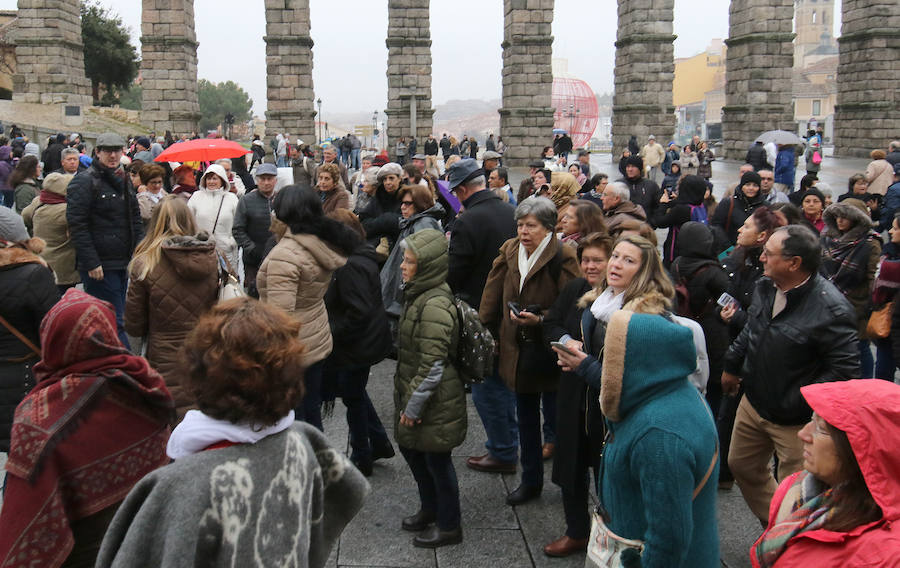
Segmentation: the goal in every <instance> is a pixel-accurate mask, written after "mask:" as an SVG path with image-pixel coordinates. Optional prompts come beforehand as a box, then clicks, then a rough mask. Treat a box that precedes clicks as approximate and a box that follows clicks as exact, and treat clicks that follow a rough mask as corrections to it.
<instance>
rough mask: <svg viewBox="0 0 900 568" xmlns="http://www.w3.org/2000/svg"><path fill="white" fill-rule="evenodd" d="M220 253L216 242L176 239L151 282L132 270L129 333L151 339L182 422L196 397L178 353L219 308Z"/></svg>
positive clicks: (155, 362) (150, 353) (153, 361)
mask: <svg viewBox="0 0 900 568" xmlns="http://www.w3.org/2000/svg"><path fill="white" fill-rule="evenodd" d="M201 238H203V237H201ZM215 247H216V245H215V242H214V241H212V240H205V239H204V240H200V239H199V238H196V237H176V238H173V239H169V240H167V241H166V243H165V244H163V247H162V257H161V258H160V262H159V264H158V265H157V266H156V268H154V269H153V270H152V271H151V272H150V274H148V275H147V277H146V278H144V279H143V280H138V279H137V274H139V266H134V267H133V268H132V269H131V270H130V276H131V284H130V285H129V286H128V294H127V296H126V298H125V331H127V332H128V333H129V334H131V335H133V336H135V337H146V338H147V360H148V361H149V362H150V365H151V366H152V367H153V368H154V369H156V370H157V371H159V373H160V374H161V375H162V376H163V378H165V380H166V386H167V387H168V388H169V391H170V392H171V393H172V399H174V400H175V407H176V409H177V410H178V416H179V417H181V416H184V413H185V412H187V411H188V409H190V408H191V405H192V404H193V397H191V396H190V395H189V394H188V393H187V392H186V391H185V390H184V387H183V386H182V384H183V382H184V379H183V378H182V377H181V375H180V372H179V371H178V365H177V360H178V350H179V349H180V348H181V345H182V344H183V343H184V340H185V338H186V337H187V335H188V333H189V332H190V331H191V330H192V329H193V328H194V325H195V324H196V323H197V320H198V319H199V318H200V316H202V315H203V314H204V313H206V312H207V311H208V310H209V309H210V308H212V306H213V305H215V303H216V299H217V297H218V287H219V282H218V278H219V277H218V261H217V260H216V248H215ZM136 264H138V263H136Z"/></svg>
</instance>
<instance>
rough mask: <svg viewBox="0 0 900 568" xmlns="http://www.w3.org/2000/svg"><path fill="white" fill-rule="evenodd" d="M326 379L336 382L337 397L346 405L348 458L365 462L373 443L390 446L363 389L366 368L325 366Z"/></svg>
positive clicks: (365, 380)
mask: <svg viewBox="0 0 900 568" xmlns="http://www.w3.org/2000/svg"><path fill="white" fill-rule="evenodd" d="M324 377H325V379H324V380H326V381H334V382H335V383H336V384H337V385H338V392H340V394H341V400H342V401H343V402H344V406H346V407H347V426H348V427H349V429H350V448H351V453H350V459H351V460H353V461H358V460H362V461H367V460H369V459H371V458H372V448H373V447H374V446H379V447H382V448H383V447H386V446H390V445H391V441H390V439H388V436H387V432H385V431H384V425H382V423H381V419H380V418H378V413H377V412H376V411H375V407H374V406H373V405H372V399H370V398H369V393H368V392H366V383H368V382H369V367H356V368H354V369H334V368H333V367H332V366H331V365H325V371H324Z"/></svg>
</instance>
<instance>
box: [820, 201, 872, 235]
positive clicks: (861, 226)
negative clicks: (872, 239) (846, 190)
mask: <svg viewBox="0 0 900 568" xmlns="http://www.w3.org/2000/svg"><path fill="white" fill-rule="evenodd" d="M868 211H869V209H868V207H866V204H865V203H863V202H862V201H860V200H858V199H853V198H850V199H845V200H844V201H841V202H840V203H833V204H831V205H829V206H828V208H827V209H825V212H824V213H823V214H822V220H823V221H825V227H826V229H825V236H826V237H830V238H832V239H837V240H841V241H847V242H852V241H856V240H859V239H860V238H861V237H863V236H865V235H866V234H867V233H868V232H869V231H871V230H872V227H874V226H875V222H874V221H873V220H872V217H871V216H870V215H869V212H868ZM838 217H843V218H844V219H849V220H850V221H852V222H853V226H852V227H851V228H850V230H849V231H847V232H846V233H843V234H842V233H841V231H840V230H839V229H838V227H837V218H838Z"/></svg>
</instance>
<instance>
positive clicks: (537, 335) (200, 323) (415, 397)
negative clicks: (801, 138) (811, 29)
mask: <svg viewBox="0 0 900 568" xmlns="http://www.w3.org/2000/svg"><path fill="white" fill-rule="evenodd" d="M11 135H13V137H12V141H10V139H9V138H4V139H2V140H0V189H2V190H3V196H4V205H5V207H0V315H2V319H0V324H2V327H0V354H2V357H3V360H2V363H0V397H2V398H0V411H2V414H0V451H3V452H7V453H8V455H9V458H8V462H7V467H6V469H7V475H6V477H5V482H4V483H5V494H4V499H3V508H2V510H0V565H2V566H26V565H28V566H32V565H41V566H51V567H55V566H75V565H85V566H87V565H91V566H92V565H95V563H96V566H131V565H137V564H140V565H147V566H175V565H180V564H179V563H180V562H182V561H183V560H184V559H185V558H203V559H204V561H209V562H212V563H216V564H218V563H226V562H230V563H231V565H251V564H254V563H260V562H261V560H260V559H261V558H265V559H267V561H270V560H271V561H273V562H274V561H276V560H277V563H281V562H282V560H283V562H284V563H288V564H291V565H295V566H322V565H324V563H325V561H326V560H327V558H328V555H329V552H330V550H331V548H332V546H333V545H334V543H335V542H336V540H337V539H338V537H339V536H340V533H341V531H342V530H343V528H344V527H345V526H346V524H347V523H348V522H349V521H350V520H351V519H352V518H353V516H354V515H355V514H356V513H357V512H358V511H359V509H360V508H361V507H362V505H363V503H364V500H365V496H366V493H367V491H368V483H367V481H366V478H367V477H371V476H373V475H377V474H378V468H377V467H375V466H376V462H377V461H378V460H386V459H392V458H394V457H395V456H396V453H397V452H399V453H400V454H401V456H402V458H403V459H404V460H405V462H406V464H407V465H408V467H409V471H410V474H411V477H412V478H413V480H414V481H415V484H416V487H417V490H418V503H419V505H418V508H417V509H416V510H415V511H412V510H411V511H408V513H410V514H409V515H408V516H405V517H404V518H402V520H401V521H400V523H399V524H400V526H399V527H398V528H400V529H402V530H405V531H409V532H411V533H415V534H414V536H413V538H412V544H413V545H414V546H417V547H423V548H438V547H443V546H449V545H454V544H458V543H460V542H462V540H463V526H462V514H461V505H460V489H459V484H458V480H457V474H456V471H455V469H454V463H453V460H452V459H451V452H452V451H453V450H454V449H455V448H457V447H459V446H460V445H461V444H462V443H463V441H464V440H465V439H466V437H467V433H468V426H469V425H468V412H467V405H468V402H467V391H470V392H471V399H472V404H473V405H474V407H475V410H476V411H477V415H478V418H479V419H480V421H481V423H482V426H483V428H484V431H485V434H486V443H485V448H484V453H479V455H473V456H470V457H468V458H467V459H466V461H465V463H466V467H468V468H471V469H472V470H475V471H478V472H483V473H485V474H497V473H506V474H519V475H518V479H519V481H518V485H517V487H516V488H515V489H514V490H513V491H511V492H510V493H509V494H508V495H507V497H506V503H507V504H508V505H509V506H513V507H516V506H522V505H524V504H526V503H529V502H531V501H534V500H535V499H537V498H539V497H540V495H541V493H542V492H543V490H544V467H545V465H544V464H545V461H546V460H551V459H552V481H553V482H554V483H555V484H556V485H558V486H559V488H560V490H561V493H562V501H563V515H564V521H565V527H566V528H565V532H564V534H562V535H546V536H547V542H546V545H545V546H544V549H543V550H544V552H545V554H547V555H548V556H551V557H564V556H570V555H573V554H585V553H586V554H587V561H588V562H589V564H588V565H627V566H635V565H640V566H654V567H655V566H658V567H663V566H665V567H677V566H684V567H688V566H691V567H693V566H702V567H713V566H718V565H719V563H720V560H719V534H718V524H717V520H716V515H717V509H716V503H717V495H718V492H719V491H728V490H731V489H732V486H733V485H734V484H735V483H736V484H737V486H738V487H739V489H740V491H741V494H742V495H743V497H744V500H745V501H746V503H747V506H748V507H749V509H750V510H751V511H752V513H753V514H754V515H755V516H756V517H757V518H758V519H759V522H760V525H761V527H762V529H763V532H762V534H761V535H760V537H759V539H758V540H757V541H756V542H755V543H753V545H752V547H751V549H750V561H751V563H752V565H753V566H781V567H788V566H806V565H808V564H810V563H813V562H819V563H821V564H823V565H841V566H870V565H878V566H888V565H892V564H891V563H895V562H896V558H897V552H898V551H900V537H898V535H897V531H896V529H895V526H896V520H897V516H898V512H900V506H898V505H900V501H898V498H897V495H898V485H897V482H896V480H895V478H896V475H895V473H896V470H897V466H898V462H897V458H896V456H895V452H892V451H891V448H890V441H889V440H891V439H893V438H892V435H893V434H894V433H900V429H898V425H900V420H898V418H900V415H898V412H900V387H898V386H897V385H896V384H894V383H893V379H894V374H895V370H896V367H897V363H898V362H900V310H896V311H895V310H893V309H892V308H893V305H894V301H895V299H896V298H895V295H896V292H897V290H898V289H900V248H898V247H900V142H892V143H891V144H890V146H889V147H888V148H887V151H883V150H876V151H873V153H872V159H873V162H872V164H871V165H870V166H869V168H868V171H867V172H866V173H860V174H858V175H855V176H853V177H851V178H850V180H849V181H848V191H847V193H846V194H845V195H841V196H840V197H839V198H838V199H837V200H835V201H834V203H831V200H830V199H829V197H827V196H826V194H825V193H824V192H823V191H822V189H820V188H819V187H817V186H818V180H817V176H816V175H815V172H816V171H817V170H818V168H819V167H820V165H821V154H819V158H818V159H816V158H815V155H816V153H817V152H818V153H820V152H821V151H822V149H821V138H820V137H818V138H817V136H818V135H817V134H816V133H815V131H812V132H811V133H810V134H809V136H808V138H807V142H808V145H807V148H806V149H805V150H804V151H803V152H802V153H798V151H797V149H796V148H794V146H792V145H782V147H780V148H779V147H777V146H776V148H774V150H775V152H774V154H772V153H771V152H770V150H772V149H771V148H767V147H766V145H765V144H760V143H757V144H754V146H753V147H752V148H751V149H750V150H749V151H748V154H747V160H746V162H747V163H746V164H744V165H743V166H742V167H741V172H740V177H739V179H735V180H734V182H735V183H734V186H733V187H732V188H729V189H728V191H726V193H725V196H724V197H723V198H722V200H721V201H720V202H718V203H717V202H716V200H715V199H714V198H713V191H712V190H713V187H712V184H711V181H710V179H711V177H712V170H711V163H712V162H713V161H714V160H715V159H716V158H715V155H714V153H713V152H712V151H711V150H710V149H709V145H708V144H707V143H706V142H705V141H702V140H699V138H695V139H694V140H693V141H692V142H691V143H690V144H687V145H685V146H684V147H679V146H678V145H676V144H675V143H674V142H672V143H669V144H668V146H666V147H663V146H662V145H661V144H660V143H658V142H657V141H656V139H655V137H654V136H650V137H649V138H648V140H647V143H646V144H645V145H644V146H643V147H638V143H637V140H636V138H634V137H632V140H631V141H630V142H629V144H628V148H626V149H624V151H623V153H622V155H621V159H620V161H619V163H618V168H619V172H620V174H621V177H620V178H619V179H617V180H616V181H610V177H609V175H608V173H602V172H600V171H598V169H597V167H596V165H595V164H592V163H591V160H590V157H591V156H590V152H589V151H588V150H584V149H580V150H576V149H574V148H573V147H572V143H571V139H568V136H567V135H560V136H557V138H556V140H554V142H553V144H552V145H551V146H547V147H546V148H545V149H544V151H543V152H542V156H540V157H539V159H536V160H535V161H534V162H533V163H531V164H530V171H529V175H528V176H527V177H526V178H525V179H523V180H522V182H521V183H520V184H519V186H518V188H517V190H514V188H513V187H512V184H511V180H510V172H509V170H508V169H507V168H505V167H503V165H502V159H503V152H504V150H505V148H504V147H503V142H502V139H500V138H498V139H497V140H496V142H495V141H494V139H493V137H492V136H491V137H489V138H488V140H487V141H486V144H485V148H484V150H483V151H481V152H479V149H478V145H477V142H475V140H474V138H472V137H468V136H464V137H463V142H462V143H459V142H458V141H457V140H456V139H455V138H453V137H451V136H447V135H446V134H445V135H444V136H443V137H442V138H441V139H440V140H438V139H435V138H434V136H428V139H427V141H425V142H424V144H423V146H424V148H423V150H424V153H418V152H417V147H416V145H417V144H416V140H415V139H410V140H409V141H408V142H407V141H406V140H404V139H401V140H399V141H398V142H397V144H396V145H395V146H394V147H393V148H392V149H391V151H392V152H393V154H394V160H395V161H390V158H389V157H388V152H382V153H381V154H378V155H368V154H366V155H362V154H361V152H360V146H358V145H356V144H355V143H354V139H355V137H353V136H350V135H348V137H346V138H345V139H342V140H339V141H336V142H335V143H333V144H326V145H325V146H324V147H322V148H317V147H315V146H310V145H307V144H304V143H303V142H302V141H296V142H297V143H296V144H294V143H292V142H291V139H290V136H289V135H286V134H279V135H277V136H276V137H275V138H274V139H273V140H272V142H273V144H272V146H271V148H270V150H271V152H269V151H267V150H266V148H265V146H263V144H262V141H261V140H259V139H256V140H253V141H252V142H251V151H248V156H243V157H235V158H231V159H221V160H217V161H214V162H212V163H208V162H184V163H181V164H176V163H168V162H161V163H160V162H156V161H155V160H156V157H158V156H159V155H160V154H161V153H162V151H163V150H164V149H165V148H166V147H168V146H171V145H172V144H178V143H179V142H178V141H176V140H175V139H174V137H173V136H172V135H170V134H168V133H167V134H166V135H165V136H160V137H155V136H151V137H143V136H141V137H135V138H133V139H130V140H127V141H126V140H125V139H124V138H122V137H121V136H119V135H116V134H112V133H106V134H102V135H100V136H99V137H98V138H97V140H96V143H95V144H94V148H93V151H92V153H91V155H90V156H88V155H86V154H85V147H84V144H83V142H82V141H81V139H80V137H79V136H77V135H72V136H66V135H64V134H60V135H58V136H56V137H54V138H53V139H52V140H50V141H48V146H47V148H46V150H44V152H43V154H41V155H40V156H38V154H40V153H41V152H40V148H37V149H35V148H34V146H35V145H34V144H32V143H30V142H28V141H27V139H24V136H21V132H11ZM16 135H18V136H16ZM567 139H568V140H567ZM151 140H154V142H151ZM356 142H358V140H357V141H356ZM320 150H321V151H320ZM454 150H455V151H454ZM800 155H805V156H806V160H805V161H806V163H807V173H806V175H805V176H803V179H801V180H800V184H799V188H795V183H794V168H795V160H797V158H798V157H799V156H800ZM478 156H480V158H481V159H480V160H479V159H478ZM4 157H5V158H4ZM570 157H572V159H571V160H570ZM248 158H250V163H249V165H248ZM536 158H537V157H536ZM788 158H789V159H790V163H789V164H788V163H787V161H788ZM882 162H884V163H885V164H888V166H884V164H882ZM788 166H790V170H791V171H790V175H788V174H786V173H785V172H784V169H785V168H787V167H788ZM886 167H887V169H885V168H886ZM885 171H889V172H892V175H891V178H890V179H887V178H886V177H885ZM285 174H286V175H288V176H289V177H292V181H293V183H287V184H283V183H282V184H279V177H280V176H284V175H285ZM4 175H5V177H4ZM887 182H890V183H887ZM276 188H277V190H276ZM659 230H666V231H667V235H666V237H665V239H664V241H663V242H662V243H660V242H658V240H657V231H659ZM882 231H886V232H887V236H886V237H883V236H882V234H881V232H882ZM235 283H237V287H238V289H239V290H240V291H239V292H238V293H236V295H237V296H238V297H236V298H231V299H228V298H227V296H229V295H233V294H232V293H231V292H229V293H227V294H226V291H227V290H230V288H229V286H234V285H235ZM473 326H475V328H476V329H479V330H481V329H484V330H487V331H489V332H490V333H489V334H485V333H482V332H479V333H478V334H476V335H478V337H477V338H476V340H477V341H480V342H482V343H481V345H488V346H493V349H494V354H493V357H492V358H491V357H488V361H487V365H486V367H487V372H486V373H482V374H483V375H486V376H477V377H472V376H471V375H470V373H469V372H468V370H469V369H470V368H471V366H470V364H471V361H468V360H467V359H466V357H467V352H466V349H465V348H466V347H467V346H470V344H471V342H472V341H473V339H472V334H471V333H470V332H471V330H472V329H473ZM488 335H489V336H490V337H488ZM133 340H136V341H135V344H134V345H132V341H133ZM387 358H391V359H395V360H396V369H395V374H394V385H393V386H394V388H393V395H394V396H393V401H394V412H393V415H392V416H390V417H387V416H379V414H378V412H377V410H376V408H375V405H374V404H373V402H372V400H371V399H370V397H369V394H368V392H367V382H368V379H369V375H370V369H371V367H372V366H373V365H375V364H377V363H379V362H381V361H383V360H385V359H387ZM491 359H492V360H491ZM338 398H340V399H341V401H342V403H343V404H344V406H345V407H346V420H347V423H348V426H349V438H350V440H349V441H350V455H349V456H345V455H344V454H343V452H341V451H339V450H336V449H335V448H333V447H331V446H330V445H329V443H328V441H327V439H326V438H325V436H324V435H323V433H322V431H323V415H324V414H327V413H329V412H331V411H332V409H333V406H334V402H335V401H336V400H337V399H338ZM385 422H389V424H390V428H386V427H385ZM388 430H391V431H392V433H393V440H392V439H391V437H390V436H389V434H388ZM395 446H396V447H395ZM592 491H593V492H594V493H595V494H596V497H597V502H598V503H599V505H598V506H597V507H596V508H592V507H591V505H590V503H591V501H592V499H591V493H592ZM160 543H165V546H161V545H160ZM748 544H749V543H748ZM585 551H586V552H585ZM590 562H594V564H590ZM602 562H611V564H602Z"/></svg>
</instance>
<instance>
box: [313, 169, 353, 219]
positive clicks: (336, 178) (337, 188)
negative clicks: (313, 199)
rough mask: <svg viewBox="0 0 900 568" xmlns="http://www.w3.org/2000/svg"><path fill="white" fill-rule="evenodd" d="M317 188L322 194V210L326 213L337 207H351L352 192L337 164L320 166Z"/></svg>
mask: <svg viewBox="0 0 900 568" xmlns="http://www.w3.org/2000/svg"><path fill="white" fill-rule="evenodd" d="M316 182H317V183H316V189H317V190H319V193H321V194H322V210H323V211H324V212H325V214H326V215H328V214H329V213H331V212H332V211H334V210H335V209H348V210H349V209H350V192H349V191H347V188H346V187H345V186H344V181H343V180H342V179H341V169H340V168H339V167H338V166H337V165H336V164H329V163H325V164H322V165H320V166H319V173H318V179H317V180H316Z"/></svg>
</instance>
